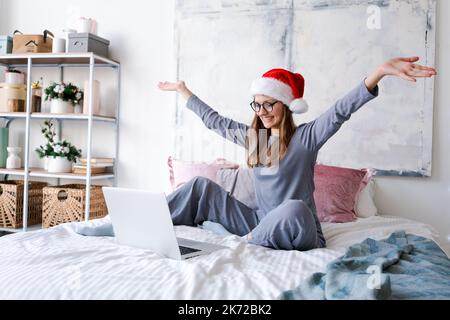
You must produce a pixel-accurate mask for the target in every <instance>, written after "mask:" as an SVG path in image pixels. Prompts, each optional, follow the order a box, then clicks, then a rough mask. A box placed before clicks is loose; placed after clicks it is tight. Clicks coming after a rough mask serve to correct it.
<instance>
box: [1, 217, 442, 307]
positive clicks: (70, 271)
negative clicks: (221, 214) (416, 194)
mask: <svg viewBox="0 0 450 320" xmlns="http://www.w3.org/2000/svg"><path fill="white" fill-rule="evenodd" d="M106 220H108V217H107V218H104V219H100V220H94V221H89V222H81V224H93V225H99V224H102V223H105V222H106ZM74 230H75V223H69V224H64V225H59V226H57V227H54V228H51V229H45V230H38V231H33V232H28V233H17V234H12V235H8V236H4V237H0V251H1V261H0V283H1V284H2V286H1V288H2V289H1V290H0V299H277V298H278V297H279V295H280V294H281V293H282V292H283V291H285V290H289V289H291V288H294V287H296V286H298V285H299V283H301V282H302V281H303V280H304V279H306V278H307V277H308V276H310V275H312V274H313V273H315V272H322V271H324V270H325V268H326V266H327V264H328V263H329V262H331V261H333V260H335V259H336V258H338V257H340V256H341V255H342V254H343V253H344V252H345V250H346V248H347V247H348V246H350V245H352V244H354V243H357V242H360V241H362V240H364V239H366V238H369V237H370V238H372V239H375V240H381V239H384V238H386V237H388V236H389V235H390V234H391V233H392V232H395V231H398V230H404V231H405V232H407V233H411V234H415V235H418V236H422V237H425V238H428V239H431V240H433V241H435V242H436V243H438V234H437V232H436V231H435V230H434V229H433V228H432V227H430V226H428V225H426V224H423V223H420V222H416V221H412V220H408V219H405V218H399V217H393V216H387V215H378V216H373V217H370V218H358V219H357V220H356V221H354V222H349V223H323V232H324V235H325V237H326V239H327V248H324V249H315V250H310V251H307V252H299V251H277V250H272V249H268V248H264V247H259V246H255V245H251V244H248V243H246V242H245V241H244V240H242V239H241V238H240V237H238V236H234V235H231V236H222V235H217V234H214V233H212V232H211V231H207V230H203V229H201V228H195V227H188V226H176V227H175V230H176V233H177V236H179V237H184V238H188V239H196V240H201V241H210V242H213V243H217V244H221V245H225V246H227V247H229V249H225V250H221V251H217V252H214V253H212V254H210V255H207V256H201V257H196V258H193V259H189V260H186V261H174V260H169V259H165V258H163V257H161V256H158V255H156V254H155V253H152V252H149V251H146V250H141V249H136V248H130V247H126V246H121V245H117V244H116V243H115V242H114V238H111V237H85V236H81V235H79V234H77V233H76V232H75V231H74Z"/></svg>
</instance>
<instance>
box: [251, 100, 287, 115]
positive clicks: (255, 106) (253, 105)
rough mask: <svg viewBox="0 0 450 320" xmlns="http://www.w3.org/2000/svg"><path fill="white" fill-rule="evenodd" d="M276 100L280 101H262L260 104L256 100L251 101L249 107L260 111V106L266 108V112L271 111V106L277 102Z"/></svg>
mask: <svg viewBox="0 0 450 320" xmlns="http://www.w3.org/2000/svg"><path fill="white" fill-rule="evenodd" d="M278 102H280V101H275V102H273V103H270V102H264V103H263V104H262V105H261V104H259V103H258V102H256V101H252V102H250V107H251V108H252V109H253V111H255V112H260V111H261V107H263V108H264V110H266V111H267V112H272V110H273V106H274V105H275V104H277V103H278Z"/></svg>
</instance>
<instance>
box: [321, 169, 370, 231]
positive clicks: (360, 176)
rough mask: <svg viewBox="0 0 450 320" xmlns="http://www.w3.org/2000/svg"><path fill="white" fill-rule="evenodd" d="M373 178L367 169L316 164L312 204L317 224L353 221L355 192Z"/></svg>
mask: <svg viewBox="0 0 450 320" xmlns="http://www.w3.org/2000/svg"><path fill="white" fill-rule="evenodd" d="M372 175H373V171H372V170H370V169H360V170H357V169H350V168H341V167H332V166H326V165H321V164H316V166H315V168H314V184H315V191H314V201H315V202H316V208H317V215H318V217H319V220H320V221H321V222H351V221H354V220H356V204H357V201H358V197H359V193H360V192H361V190H362V189H363V188H364V187H365V186H366V184H367V183H368V182H369V180H370V178H371V177H372Z"/></svg>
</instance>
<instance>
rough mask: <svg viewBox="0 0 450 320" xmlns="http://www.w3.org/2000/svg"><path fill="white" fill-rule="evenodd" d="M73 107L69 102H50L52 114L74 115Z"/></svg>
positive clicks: (56, 100) (54, 100)
mask: <svg viewBox="0 0 450 320" xmlns="http://www.w3.org/2000/svg"><path fill="white" fill-rule="evenodd" d="M73 109H74V108H73V105H72V104H71V103H70V102H69V101H64V100H61V99H52V101H51V102H50V113H73Z"/></svg>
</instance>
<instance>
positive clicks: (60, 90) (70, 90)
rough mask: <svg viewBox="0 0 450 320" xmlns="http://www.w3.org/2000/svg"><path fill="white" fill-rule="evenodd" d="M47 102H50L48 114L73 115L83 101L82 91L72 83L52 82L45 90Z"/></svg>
mask: <svg viewBox="0 0 450 320" xmlns="http://www.w3.org/2000/svg"><path fill="white" fill-rule="evenodd" d="M47 100H50V113H73V112H74V108H75V106H77V105H80V102H81V100H83V91H82V90H81V89H80V88H78V87H77V86H75V85H73V84H72V83H68V84H65V83H64V82H61V83H56V82H53V83H52V84H51V85H49V86H48V87H47V88H45V101H47Z"/></svg>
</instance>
